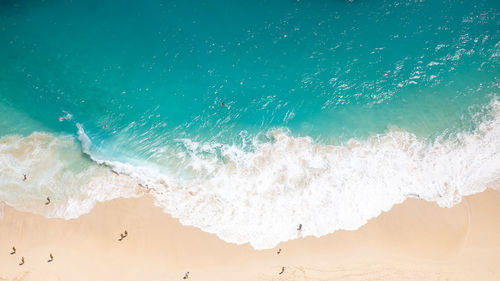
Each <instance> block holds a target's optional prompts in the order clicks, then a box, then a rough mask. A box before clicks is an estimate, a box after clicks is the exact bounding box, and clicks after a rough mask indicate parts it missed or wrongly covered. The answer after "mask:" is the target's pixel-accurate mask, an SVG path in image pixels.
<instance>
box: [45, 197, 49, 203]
mask: <svg viewBox="0 0 500 281" xmlns="http://www.w3.org/2000/svg"><path fill="white" fill-rule="evenodd" d="M49 204H50V197H48V196H47V202H45V205H49Z"/></svg>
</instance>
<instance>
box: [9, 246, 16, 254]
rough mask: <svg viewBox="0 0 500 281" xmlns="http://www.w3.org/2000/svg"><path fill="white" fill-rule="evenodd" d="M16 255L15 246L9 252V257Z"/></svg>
mask: <svg viewBox="0 0 500 281" xmlns="http://www.w3.org/2000/svg"><path fill="white" fill-rule="evenodd" d="M15 253H16V246H14V247H12V252H10V254H11V255H13V254H15Z"/></svg>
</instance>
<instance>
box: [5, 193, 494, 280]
mask: <svg viewBox="0 0 500 281" xmlns="http://www.w3.org/2000/svg"><path fill="white" fill-rule="evenodd" d="M125 229H126V230H127V231H128V232H129V235H128V237H126V238H125V239H124V240H123V241H121V242H120V241H117V239H118V238H119V236H120V233H121V232H122V231H123V230H125ZM13 245H15V246H16V248H17V253H16V254H15V255H10V254H9V252H10V251H11V247H12V246H13ZM278 248H281V249H282V252H281V254H280V255H277V254H276V251H277V249H278ZM50 253H52V254H53V255H54V261H53V262H50V263H48V262H47V260H48V259H49V254H50ZM22 256H24V258H25V264H24V265H22V266H19V265H18V263H19V262H20V259H21V257H22ZM282 266H285V271H284V273H283V274H281V275H279V274H278V273H279V272H280V271H281V268H282ZM186 271H189V272H190V275H189V280H208V281H210V280H243V281H244V280H500V192H497V191H492V190H487V191H486V192H484V193H481V194H478V195H473V196H470V197H467V198H466V199H465V200H464V201H463V202H462V203H461V204H459V205H458V206H456V207H454V208H451V209H443V208H439V207H437V206H436V205H435V204H433V203H428V202H424V201H420V200H416V199H410V200H407V201H406V202H405V203H403V204H401V205H398V206H395V207H394V208H393V209H392V210H391V211H389V212H388V213H384V214H382V215H381V216H379V217H378V218H376V219H373V220H371V221H370V222H369V223H368V224H367V225H365V226H364V227H362V228H361V229H359V230H357V231H339V232H336V233H334V234H331V235H328V236H325V237H322V238H313V237H307V238H303V239H297V240H294V241H289V242H286V243H282V244H280V245H279V246H278V247H277V248H276V249H272V250H265V251H255V250H253V249H252V248H251V247H250V246H249V245H240V246H238V245H233V244H228V243H225V242H223V241H221V240H219V239H218V238H217V237H216V236H215V235H213V234H208V233H204V232H202V231H200V230H199V229H197V228H194V227H186V226H182V225H181V224H180V223H179V222H178V221H177V220H175V219H172V218H171V217H170V216H168V215H166V214H165V213H163V212H162V211H161V210H160V209H159V208H157V207H154V206H153V204H152V199H151V198H148V197H143V198H140V199H118V200H113V201H110V202H105V203H101V204H98V205H97V206H96V207H95V208H94V209H93V210H92V212H91V213H90V214H88V215H84V216H82V217H80V218H78V219H76V220H70V221H65V220H61V219H46V218H43V217H41V216H38V215H34V214H29V213H23V212H19V211H16V210H14V209H12V208H10V207H4V215H3V218H2V219H0V280H41V281H50V280H63V281H66V280H70V281H78V280H134V281H135V280H183V279H182V277H183V276H184V273H185V272H186Z"/></svg>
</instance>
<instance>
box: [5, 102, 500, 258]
mask: <svg viewBox="0 0 500 281" xmlns="http://www.w3.org/2000/svg"><path fill="white" fill-rule="evenodd" d="M490 117H491V118H490V119H488V120H484V121H483V122H482V123H481V124H480V125H479V126H478V129H477V130H475V131H474V132H470V133H463V134H459V135H458V136H456V138H455V137H453V138H440V139H437V140H435V141H434V142H432V143H429V142H427V141H425V140H421V139H419V138H417V137H416V136H415V135H413V134H411V133H408V132H402V131H390V132H387V133H386V134H382V135H376V136H373V137H371V138H369V139H368V140H363V141H360V140H351V141H349V142H348V143H346V144H344V145H338V146H334V145H320V144H315V143H314V142H313V140H312V139H311V138H307V137H302V138H297V137H291V136H290V135H289V134H288V133H286V132H284V131H272V132H269V133H268V135H267V138H268V139H270V140H271V141H266V142H261V141H259V140H258V139H257V138H256V139H255V140H254V142H253V144H252V145H253V149H252V150H251V152H249V151H248V150H243V149H241V148H239V147H236V146H234V145H222V144H206V143H197V142H193V141H191V140H179V141H180V142H181V143H182V144H183V146H184V147H185V149H186V150H185V152H183V153H171V154H169V157H178V159H177V160H178V162H179V163H181V164H179V165H178V166H177V167H176V168H177V169H180V170H182V171H183V172H184V173H189V175H190V177H181V176H177V174H176V173H174V172H172V173H170V174H166V173H165V172H164V170H165V167H156V166H154V165H152V164H151V163H144V164H141V165H140V166H133V165H131V164H127V163H120V162H118V161H109V160H106V159H104V157H103V156H102V155H98V154H96V153H92V143H91V140H90V139H89V137H88V136H87V135H86V134H85V131H84V129H83V127H82V126H80V125H78V134H79V140H80V142H81V144H82V149H83V151H84V152H85V153H88V154H89V155H91V157H92V159H93V160H94V161H95V162H97V163H99V164H105V165H107V166H109V167H111V168H112V169H113V170H114V171H115V172H117V173H119V174H121V175H122V176H117V175H115V174H113V173H109V172H106V171H108V170H107V169H105V168H104V167H102V166H90V167H89V168H87V169H86V170H84V171H80V172H79V173H77V175H79V176H78V177H77V178H90V181H89V182H87V183H81V184H79V185H78V186H79V188H78V193H77V194H78V196H70V195H68V194H66V193H65V194H66V195H67V198H69V200H68V203H67V204H66V205H64V207H65V208H66V210H63V209H60V210H59V211H58V212H52V213H50V215H52V216H62V217H74V216H75V214H78V213H81V211H79V209H80V208H83V209H84V210H85V212H87V211H88V210H89V208H90V207H91V206H93V202H95V201H103V200H109V199H110V198H116V197H117V196H133V195H134V194H136V193H134V192H137V191H136V189H135V188H130V187H131V186H133V185H134V184H135V183H139V184H140V185H142V186H145V187H148V188H150V189H151V194H152V195H153V196H154V197H155V199H156V202H155V204H156V205H158V206H160V207H162V208H163V209H164V210H165V211H166V212H167V213H170V214H171V215H173V216H174V217H176V218H179V220H180V221H181V222H182V223H183V224H186V225H193V226H196V227H199V228H201V229H202V230H204V231H207V232H210V233H215V234H217V235H218V236H219V237H220V238H221V239H223V240H225V241H228V242H233V243H238V244H242V243H250V244H251V245H252V246H253V247H254V248H256V249H266V248H272V247H274V246H275V245H276V244H278V243H279V242H282V241H287V240H290V239H294V238H297V237H298V236H299V235H301V236H322V235H326V234H328V233H332V232H334V231H336V230H339V229H346V230H354V229H357V228H359V227H360V226H362V225H363V224H365V223H366V222H367V221H368V220H369V219H371V218H373V217H376V216H378V215H379V214H380V213H381V212H382V211H387V210H389V209H390V208H391V207H392V206H393V205H394V204H397V203H401V202H403V201H404V200H405V199H406V198H408V197H417V198H421V199H424V200H427V201H433V202H436V203H437V204H439V205H440V206H442V207H451V206H453V205H454V204H456V203H458V202H460V200H461V198H462V196H464V195H469V194H474V193H477V192H481V191H483V190H484V189H485V188H486V186H487V185H488V184H490V183H492V182H494V181H495V180H497V179H499V178H500V157H499V155H500V102H499V101H498V100H497V99H495V100H494V101H493V102H492V104H491V116H490ZM28 139H29V138H28ZM16 141H17V142H19V141H22V140H16ZM39 146H40V145H39V144H38V145H33V147H39ZM42 147H45V148H49V147H50V145H46V144H45V145H42ZM0 153H1V155H4V154H5V153H4V152H2V150H1V149H0ZM42 154H43V153H42ZM21 155H23V154H22V153H21ZM49 155H52V153H49ZM35 156H36V155H35V154H34V153H27V154H26V156H25V157H24V158H25V160H23V161H33V160H31V159H32V158H36V157H35ZM2 157H3V156H2ZM16 157H17V156H16ZM51 157H52V156H51ZM58 157H59V156H58ZM59 158H60V157H59ZM2 159H4V158H2ZM44 159H47V160H46V161H49V159H48V158H44ZM1 161H5V160H1ZM15 161H20V160H15ZM15 161H14V162H15ZM21 162H22V161H21ZM3 163H5V162H3ZM22 163H24V162H22ZM23 165H24V166H23ZM23 165H20V166H22V167H18V168H16V171H17V174H19V173H20V171H23V169H22V168H23V167H26V166H28V167H32V164H30V163H24V164H23ZM53 165H56V166H57V165H58V163H53ZM3 166H5V165H3ZM59 170H61V169H60V168H59ZM61 171H62V170H61ZM97 171H100V172H97ZM160 171H163V172H160ZM0 173H1V174H2V175H5V174H6V173H8V171H3V170H0ZM59 173H60V172H59ZM100 173H101V174H100ZM124 175H127V176H124ZM71 177H72V178H74V177H75V175H71ZM118 179H120V180H118ZM11 181H13V182H12V183H11V185H21V184H23V183H22V180H21V179H20V178H17V179H16V180H11ZM65 182H66V181H65ZM0 183H1V184H2V186H4V183H3V182H0ZM28 191H31V189H29V190H28V189H22V190H21V192H20V193H19V194H20V196H21V195H22V196H28V195H26V194H27V193H26V192H28ZM0 192H2V191H0ZM71 192H73V190H71ZM30 194H31V193H30ZM42 194H43V193H42ZM0 196H1V197H0V199H2V200H4V199H3V198H5V194H4V193H0ZM43 198H45V197H43ZM65 198H66V197H65ZM67 198H66V199H67ZM82 198H83V199H82ZM4 201H5V200H4ZM6 202H9V201H6ZM82 202H83V203H82ZM299 224H302V225H303V227H302V231H301V233H300V234H299V233H298V232H297V230H296V228H297V226H298V225H299Z"/></svg>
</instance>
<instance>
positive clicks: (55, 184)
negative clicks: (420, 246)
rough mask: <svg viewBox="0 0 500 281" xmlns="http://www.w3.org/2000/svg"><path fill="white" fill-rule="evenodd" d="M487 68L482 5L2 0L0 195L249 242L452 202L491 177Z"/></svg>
mask: <svg viewBox="0 0 500 281" xmlns="http://www.w3.org/2000/svg"><path fill="white" fill-rule="evenodd" d="M499 62H500V4H499V2H498V1H494V0H479V1H453V0H449V1H444V0H436V1H406V0H388V1H363V0H354V1H342V0H282V1H270V0H267V1H264V0H262V1H258V0H257V1H241V0H233V1H215V0H193V1H176V0H172V1H160V0H150V1H129V0H107V1H97V0H42V1H39V0H24V1H21V0H5V1H1V2H0V201H3V202H5V203H6V204H8V205H10V206H13V207H15V208H17V209H19V210H23V211H30V212H34V213H39V214H42V215H45V216H47V217H60V218H66V219H72V218H77V217H79V216H80V215H82V214H85V213H88V212H90V211H91V209H92V207H93V206H94V205H95V203H96V202H101V201H107V200H111V199H114V198H120V197H138V196H143V194H145V193H149V194H150V195H151V196H153V197H154V199H155V204H156V205H157V206H159V207H161V208H162V209H163V210H164V211H165V212H166V213H168V214H170V215H172V216H173V217H175V218H178V219H179V220H180V222H181V223H182V224H185V225H192V226H196V227H198V228H200V229H202V230H203V231H206V232H210V233H215V234H216V235H217V236H218V237H220V238H221V239H223V240H225V241H227V242H232V243H238V244H243V243H250V244H251V245H252V247H254V248H255V249H267V248H272V247H274V246H276V245H277V244H278V243H279V242H282V241H287V240H291V239H295V238H298V237H302V236H318V237H319V236H323V235H326V234H329V233H333V232H334V231H336V230H340V229H345V230H355V229H357V228H359V227H360V226H362V225H364V224H365V223H366V222H367V221H368V220H369V219H371V218H374V217H376V216H378V215H379V214H380V213H381V212H383V211H388V210H390V209H391V207H392V206H394V205H395V204H399V203H402V202H403V201H404V200H405V199H407V198H420V199H422V200H426V201H431V202H436V203H437V204H439V206H441V207H451V206H453V205H455V204H457V203H459V202H460V201H461V199H462V197H463V196H465V195H470V194H474V193H478V192H482V191H484V190H485V188H486V186H487V185H488V184H490V183H491V182H493V181H495V180H498V179H499V178H500V98H499V97H498V94H499V93H500V91H499V88H500V81H499V77H498V75H499V74H500V64H499ZM24 175H26V180H24ZM46 197H50V198H51V201H52V203H51V204H50V205H49V206H45V205H44V202H45V200H46ZM146 219H147V218H146ZM300 224H301V225H302V226H303V227H302V230H301V231H300V232H298V231H297V227H298V225H300Z"/></svg>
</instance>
